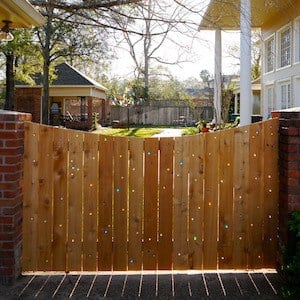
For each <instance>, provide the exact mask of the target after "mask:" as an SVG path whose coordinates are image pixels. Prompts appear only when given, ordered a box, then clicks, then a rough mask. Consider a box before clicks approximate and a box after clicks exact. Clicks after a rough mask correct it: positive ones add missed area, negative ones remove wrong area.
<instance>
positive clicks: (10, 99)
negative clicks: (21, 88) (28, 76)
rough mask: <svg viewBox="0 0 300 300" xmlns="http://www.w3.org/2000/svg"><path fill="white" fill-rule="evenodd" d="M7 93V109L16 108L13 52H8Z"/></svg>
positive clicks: (5, 107) (5, 105) (5, 106)
mask: <svg viewBox="0 0 300 300" xmlns="http://www.w3.org/2000/svg"><path fill="white" fill-rule="evenodd" d="M5 56H6V95H5V104H4V109H5V110H13V109H14V89H15V78H14V55H13V54H12V53H6V54H5Z"/></svg>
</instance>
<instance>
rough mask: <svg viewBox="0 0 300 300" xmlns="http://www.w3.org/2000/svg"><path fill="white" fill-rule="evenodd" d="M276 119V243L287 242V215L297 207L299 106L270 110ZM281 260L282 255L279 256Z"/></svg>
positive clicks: (299, 184) (299, 204)
mask: <svg viewBox="0 0 300 300" xmlns="http://www.w3.org/2000/svg"><path fill="white" fill-rule="evenodd" d="M272 116H273V117H278V118H279V181H280V182H279V193H280V194H279V242H280V246H281V248H282V249H283V246H284V245H286V244H287V242H288V220H289V214H290V213H291V212H293V211H299V210H300V108H293V109H287V110H283V111H276V112H273V113H272ZM279 260H280V261H279V263H280V264H281V263H282V257H279Z"/></svg>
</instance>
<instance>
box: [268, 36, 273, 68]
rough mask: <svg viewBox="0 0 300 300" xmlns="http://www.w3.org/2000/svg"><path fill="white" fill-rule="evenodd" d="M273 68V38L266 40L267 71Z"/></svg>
mask: <svg viewBox="0 0 300 300" xmlns="http://www.w3.org/2000/svg"><path fill="white" fill-rule="evenodd" d="M273 70H274V38H272V39H270V40H269V41H267V72H271V71H273Z"/></svg>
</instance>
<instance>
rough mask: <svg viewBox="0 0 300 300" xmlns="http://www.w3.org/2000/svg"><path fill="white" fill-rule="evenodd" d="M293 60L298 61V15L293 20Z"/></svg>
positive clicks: (299, 61) (299, 25)
mask: <svg viewBox="0 0 300 300" xmlns="http://www.w3.org/2000/svg"><path fill="white" fill-rule="evenodd" d="M293 32H294V34H293V35H294V46H293V49H294V62H295V63H300V17H298V18H296V19H295V20H294V29H293Z"/></svg>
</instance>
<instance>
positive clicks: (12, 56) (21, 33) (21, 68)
mask: <svg viewBox="0 0 300 300" xmlns="http://www.w3.org/2000/svg"><path fill="white" fill-rule="evenodd" d="M13 34H14V39H13V40H12V41H10V42H7V43H0V52H2V53H3V54H4V57H5V66H6V92H5V103H4V109H6V110H13V108H14V87H15V79H18V80H22V81H24V82H27V83H29V84H32V83H33V80H32V77H31V76H33V75H34V74H35V73H36V72H38V71H39V70H40V69H39V66H40V65H39V62H40V61H41V60H40V59H41V57H40V56H39V54H38V51H37V46H36V44H34V43H33V33H32V31H30V30H23V29H19V30H14V33H13Z"/></svg>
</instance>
